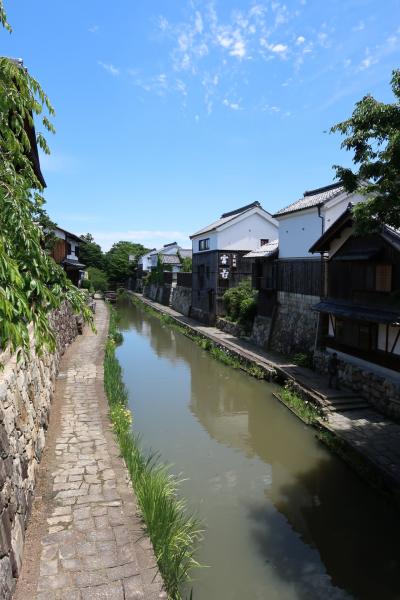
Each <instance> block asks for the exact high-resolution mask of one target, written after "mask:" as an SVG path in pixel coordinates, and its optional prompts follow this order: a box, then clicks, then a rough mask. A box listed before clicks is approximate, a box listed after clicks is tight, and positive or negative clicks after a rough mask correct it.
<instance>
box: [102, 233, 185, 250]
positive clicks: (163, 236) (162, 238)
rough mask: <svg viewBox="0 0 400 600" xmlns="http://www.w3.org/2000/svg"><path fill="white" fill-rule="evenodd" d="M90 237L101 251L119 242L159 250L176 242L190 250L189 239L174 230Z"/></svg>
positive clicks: (104, 234) (103, 234) (106, 234)
mask: <svg viewBox="0 0 400 600" xmlns="http://www.w3.org/2000/svg"><path fill="white" fill-rule="evenodd" d="M92 235H93V237H94V239H95V240H96V242H97V243H98V244H100V246H101V247H102V249H103V250H108V249H109V248H111V246H112V245H113V244H114V243H115V242H118V241H120V240H124V241H130V242H138V243H140V244H143V246H146V247H147V248H159V247H160V246H162V245H164V244H168V243H169V242H178V243H180V244H181V245H183V246H184V247H187V248H190V247H191V243H190V240H189V237H188V235H187V234H186V233H184V232H183V231H175V230H151V229H140V230H126V231H123V230H122V231H108V230H106V231H101V230H99V231H93V232H92Z"/></svg>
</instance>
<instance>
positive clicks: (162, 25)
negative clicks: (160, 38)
mask: <svg viewBox="0 0 400 600" xmlns="http://www.w3.org/2000/svg"><path fill="white" fill-rule="evenodd" d="M158 26H159V28H160V29H161V31H167V29H168V28H169V23H168V21H167V19H166V18H165V17H163V16H161V17H159V19H158Z"/></svg>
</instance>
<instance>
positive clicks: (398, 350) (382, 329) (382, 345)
mask: <svg viewBox="0 0 400 600" xmlns="http://www.w3.org/2000/svg"><path fill="white" fill-rule="evenodd" d="M398 332H399V328H398V327H392V326H391V325H389V336H388V352H390V351H391V350H392V347H393V344H394V343H395V340H396V337H397V334H398ZM378 348H379V350H386V325H385V324H384V323H381V324H380V325H379V330H378ZM393 353H394V354H397V355H400V337H399V339H398V340H397V344H396V346H395V348H394V350H393Z"/></svg>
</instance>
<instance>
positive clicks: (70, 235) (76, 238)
mask: <svg viewBox="0 0 400 600" xmlns="http://www.w3.org/2000/svg"><path fill="white" fill-rule="evenodd" d="M56 229H58V230H59V231H62V232H63V233H65V235H66V237H69V238H72V239H73V240H76V241H77V242H82V243H83V244H87V241H86V240H85V239H83V238H81V237H80V236H79V235H76V234H75V233H71V232H70V231H67V230H66V229H63V227H60V226H59V225H56Z"/></svg>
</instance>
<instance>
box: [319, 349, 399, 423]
mask: <svg viewBox="0 0 400 600" xmlns="http://www.w3.org/2000/svg"><path fill="white" fill-rule="evenodd" d="M328 360H329V354H328V353H327V352H324V351H321V350H320V351H317V352H315V354H314V365H315V368H316V370H317V371H319V372H320V373H326V374H327V377H328ZM395 377H396V375H393V377H390V376H385V375H384V374H379V373H374V372H373V371H372V370H369V369H367V368H365V367H363V366H361V365H356V364H352V363H350V362H347V361H345V360H342V359H339V381H340V383H341V384H342V385H345V386H346V387H348V388H350V389H351V390H353V391H354V392H356V393H357V394H359V395H360V396H362V397H363V398H365V399H366V400H368V402H370V403H371V405H372V406H374V407H375V408H377V409H378V410H379V411H381V412H382V413H384V414H386V415H388V416H389V417H394V418H396V419H400V381H397V382H396V381H395Z"/></svg>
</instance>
